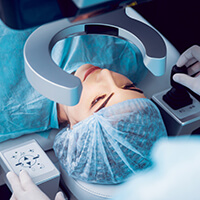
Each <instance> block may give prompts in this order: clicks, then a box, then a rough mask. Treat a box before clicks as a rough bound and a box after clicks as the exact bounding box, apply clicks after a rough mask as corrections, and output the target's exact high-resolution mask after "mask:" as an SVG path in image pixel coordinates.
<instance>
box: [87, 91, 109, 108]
mask: <svg viewBox="0 0 200 200" xmlns="http://www.w3.org/2000/svg"><path fill="white" fill-rule="evenodd" d="M105 97H106V94H104V95H101V96H98V97H96V98H95V99H94V100H93V101H92V103H91V106H90V109H91V108H92V107H94V106H95V105H96V104H97V103H98V102H99V100H101V99H104V98H105Z"/></svg>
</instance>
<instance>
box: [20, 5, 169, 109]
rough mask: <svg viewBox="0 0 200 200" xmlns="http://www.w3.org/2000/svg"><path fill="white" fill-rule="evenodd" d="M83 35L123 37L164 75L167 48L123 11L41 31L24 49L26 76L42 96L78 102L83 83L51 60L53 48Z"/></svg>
mask: <svg viewBox="0 0 200 200" xmlns="http://www.w3.org/2000/svg"><path fill="white" fill-rule="evenodd" d="M83 34H104V35H111V36H115V37H120V38H122V39H125V40H127V41H129V42H131V43H133V44H135V45H136V46H137V47H138V48H139V50H140V52H141V54H142V56H143V62H144V65H145V66H146V67H147V68H148V69H149V70H150V71H151V72H152V73H153V74H154V75H156V76H161V75H163V74H164V72H165V61H166V46H165V43H164V41H163V39H162V37H161V36H160V34H159V33H158V32H157V31H155V30H154V29H153V28H151V27H150V26H148V25H146V24H144V23H142V22H140V21H137V20H135V19H131V18H129V17H128V16H127V15H126V14H125V10H123V9H120V10H116V11H113V12H110V13H106V14H104V15H101V16H97V17H93V18H89V19H86V20H83V21H81V23H80V22H78V23H73V24H72V23H70V22H69V21H68V20H67V19H62V20H59V21H57V22H53V23H50V24H46V25H44V26H42V27H40V28H38V29H37V30H36V31H35V32H33V33H32V34H31V36H30V37H29V38H28V40H27V41H26V44H25V47H24V59H25V72H26V76H27V78H28V80H29V82H30V83H31V84H32V86H33V87H34V88H35V89H36V90H38V91H39V92H40V93H41V94H42V95H44V96H46V97H47V98H49V99H51V100H53V101H56V102H58V103H61V104H65V105H69V106H73V105H76V104H77V103H78V102H79V98H80V95H81V91H82V84H81V81H80V80H79V79H78V78H77V77H75V76H73V75H71V74H68V73H67V72H65V71H63V70H62V69H61V68H59V67H58V66H57V65H56V64H55V63H54V62H53V60H52V58H51V50H52V48H53V46H54V45H55V44H56V42H58V41H59V40H61V39H64V38H67V37H73V36H76V35H83Z"/></svg>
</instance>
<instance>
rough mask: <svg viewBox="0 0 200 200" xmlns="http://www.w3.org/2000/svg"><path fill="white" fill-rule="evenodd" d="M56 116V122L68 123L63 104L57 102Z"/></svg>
mask: <svg viewBox="0 0 200 200" xmlns="http://www.w3.org/2000/svg"><path fill="white" fill-rule="evenodd" d="M57 116H58V123H59V124H65V123H69V120H68V117H67V114H66V112H65V109H64V105H62V104H59V103H57Z"/></svg>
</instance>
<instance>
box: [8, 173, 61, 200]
mask: <svg viewBox="0 0 200 200" xmlns="http://www.w3.org/2000/svg"><path fill="white" fill-rule="evenodd" d="M6 176H7V179H8V181H9V183H10V185H11V187H12V189H13V194H12V197H11V198H10V200H36V199H39V200H50V199H49V198H48V197H47V195H46V194H44V193H43V192H42V191H41V190H40V189H39V188H38V187H37V186H36V185H35V184H34V183H33V181H32V180H31V178H30V176H29V175H28V173H27V172H26V171H24V170H22V171H21V172H20V173H19V177H18V176H17V175H16V174H15V173H14V172H8V173H7V175H6ZM64 199H65V198H64V196H63V194H62V192H58V193H57V195H56V197H55V200H64Z"/></svg>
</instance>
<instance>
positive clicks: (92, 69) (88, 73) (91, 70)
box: [83, 66, 101, 81]
mask: <svg viewBox="0 0 200 200" xmlns="http://www.w3.org/2000/svg"><path fill="white" fill-rule="evenodd" d="M97 69H101V68H100V67H96V66H94V67H90V68H89V69H88V70H87V71H86V72H85V76H84V79H83V81H84V80H85V79H86V78H87V77H88V76H89V75H90V74H91V73H93V72H94V71H96V70H97Z"/></svg>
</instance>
